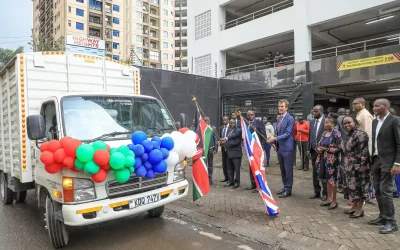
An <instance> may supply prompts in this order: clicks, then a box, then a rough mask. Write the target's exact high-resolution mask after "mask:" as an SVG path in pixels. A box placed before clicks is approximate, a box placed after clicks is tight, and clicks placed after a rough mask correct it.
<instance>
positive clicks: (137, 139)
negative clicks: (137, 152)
mask: <svg viewBox="0 0 400 250" xmlns="http://www.w3.org/2000/svg"><path fill="white" fill-rule="evenodd" d="M131 139H132V142H133V144H142V142H143V141H144V140H147V135H146V133H145V132H143V131H136V132H135V133H133V135H132V137H131Z"/></svg>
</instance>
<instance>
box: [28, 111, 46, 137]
mask: <svg viewBox="0 0 400 250" xmlns="http://www.w3.org/2000/svg"><path fill="white" fill-rule="evenodd" d="M27 126H28V138H29V139H30V140H40V139H43V138H45V137H46V124H45V123H44V118H43V116H41V115H30V116H28V118H27Z"/></svg>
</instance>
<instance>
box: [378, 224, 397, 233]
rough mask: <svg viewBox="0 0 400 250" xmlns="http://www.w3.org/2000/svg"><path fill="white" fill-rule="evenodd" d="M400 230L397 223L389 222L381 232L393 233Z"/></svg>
mask: <svg viewBox="0 0 400 250" xmlns="http://www.w3.org/2000/svg"><path fill="white" fill-rule="evenodd" d="M397 230H399V228H398V227H397V224H396V223H393V222H387V223H386V225H385V226H384V227H382V228H381V229H380V230H379V233H380V234H391V233H394V232H396V231H397Z"/></svg>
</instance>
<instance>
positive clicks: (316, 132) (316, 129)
mask: <svg viewBox="0 0 400 250" xmlns="http://www.w3.org/2000/svg"><path fill="white" fill-rule="evenodd" d="M318 122H319V120H318V119H315V126H314V130H315V145H317V140H318Z"/></svg>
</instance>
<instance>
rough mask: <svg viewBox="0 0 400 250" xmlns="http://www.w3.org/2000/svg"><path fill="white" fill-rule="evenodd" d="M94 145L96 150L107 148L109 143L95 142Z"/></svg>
mask: <svg viewBox="0 0 400 250" xmlns="http://www.w3.org/2000/svg"><path fill="white" fill-rule="evenodd" d="M92 147H93V149H94V151H97V150H99V149H104V150H107V145H106V144H105V143H104V142H103V141H95V142H93V144H92Z"/></svg>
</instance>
